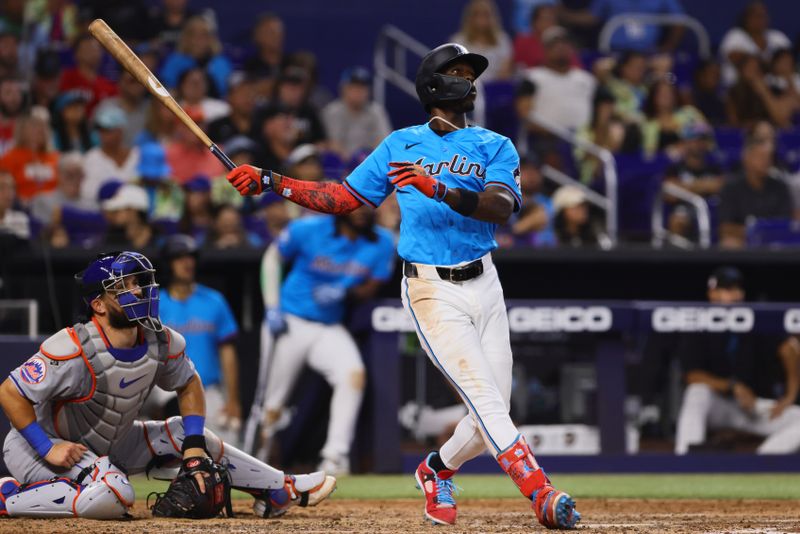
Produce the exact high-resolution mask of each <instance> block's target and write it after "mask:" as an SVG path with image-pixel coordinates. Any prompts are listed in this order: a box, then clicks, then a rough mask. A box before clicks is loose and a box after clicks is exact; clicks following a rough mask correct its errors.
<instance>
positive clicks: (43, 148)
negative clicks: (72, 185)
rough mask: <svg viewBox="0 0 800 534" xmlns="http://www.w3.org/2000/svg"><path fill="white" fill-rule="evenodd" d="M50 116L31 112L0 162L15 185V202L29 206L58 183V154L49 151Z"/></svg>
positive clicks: (19, 122)
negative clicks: (11, 146) (12, 144)
mask: <svg viewBox="0 0 800 534" xmlns="http://www.w3.org/2000/svg"><path fill="white" fill-rule="evenodd" d="M49 122H50V116H49V114H48V113H47V110H46V109H44V108H40V107H36V108H33V109H31V112H30V115H28V116H27V117H20V118H19V119H18V120H17V123H16V126H15V128H14V147H13V148H11V149H10V150H9V151H8V152H6V153H5V155H4V156H3V157H2V158H0V168H2V169H4V170H7V171H8V172H10V173H11V175H12V176H13V177H14V180H15V182H16V192H17V198H18V199H19V200H20V202H21V203H22V204H23V205H26V206H27V205H30V203H31V201H32V200H33V199H34V197H35V196H36V195H38V194H40V193H44V192H47V191H52V190H53V189H55V188H56V184H57V182H58V152H56V151H55V150H54V149H53V143H52V133H51V131H50V124H49Z"/></svg>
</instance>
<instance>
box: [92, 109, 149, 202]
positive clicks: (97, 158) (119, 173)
mask: <svg viewBox="0 0 800 534" xmlns="http://www.w3.org/2000/svg"><path fill="white" fill-rule="evenodd" d="M125 121H126V118H125V112H124V111H122V109H120V108H119V107H116V106H106V107H104V108H103V109H101V110H98V112H97V113H96V114H95V117H94V124H95V127H96V129H97V134H98V137H99V138H100V144H99V145H98V146H96V147H94V148H93V149H91V150H89V151H88V152H87V153H86V158H84V161H83V165H84V167H83V168H84V170H85V172H86V178H85V179H84V181H83V197H84V198H85V199H86V200H87V201H89V202H92V201H96V199H97V193H98V191H99V190H100V188H101V187H102V186H103V184H104V183H105V182H107V181H109V180H119V181H122V182H131V181H133V180H135V179H136V176H137V172H136V167H137V165H138V164H139V147H136V146H134V147H132V146H130V145H128V144H127V143H125V136H124V130H123V129H124V128H125Z"/></svg>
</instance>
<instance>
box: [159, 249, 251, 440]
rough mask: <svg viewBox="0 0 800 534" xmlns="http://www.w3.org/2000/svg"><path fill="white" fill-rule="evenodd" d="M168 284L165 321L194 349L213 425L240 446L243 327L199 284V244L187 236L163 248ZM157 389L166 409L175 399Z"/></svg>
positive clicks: (222, 300) (163, 305) (215, 295)
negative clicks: (240, 336) (239, 340)
mask: <svg viewBox="0 0 800 534" xmlns="http://www.w3.org/2000/svg"><path fill="white" fill-rule="evenodd" d="M162 260H163V261H164V263H165V264H166V265H165V266H166V267H168V272H169V282H168V284H167V287H166V291H163V292H162V293H161V320H162V321H164V323H165V324H168V325H169V326H170V327H171V328H174V329H175V330H177V331H178V332H180V333H181V334H182V335H183V337H184V338H186V340H187V343H191V345H192V362H194V365H195V368H196V369H197V374H198V375H200V379H201V380H202V381H203V389H204V390H205V392H206V411H207V413H208V414H209V420H208V423H207V424H208V427H209V428H211V429H212V430H213V431H214V432H216V433H217V434H218V435H220V436H221V437H222V438H223V439H224V440H225V441H227V442H229V443H234V444H236V443H238V442H239V430H240V428H241V422H242V421H241V418H242V407H241V403H240V402H239V364H238V357H237V354H236V344H235V341H236V336H237V334H238V333H239V327H238V326H237V324H236V319H234V317H233V312H232V311H231V308H230V306H229V305H228V302H227V301H226V300H225V297H224V296H222V294H221V293H220V292H219V291H217V290H215V289H212V288H210V287H207V286H204V285H202V284H198V283H197V281H196V280H195V268H196V264H197V243H196V242H195V240H194V239H193V238H192V237H190V236H188V235H175V236H172V237H170V238H169V239H168V240H167V241H166V242H165V243H164V247H163V250H162ZM171 396H172V395H169V394H167V393H166V392H164V391H163V390H159V389H158V388H155V389H154V390H153V394H152V397H153V399H152V401H153V402H155V403H156V404H159V405H161V406H163V405H164V404H166V402H167V401H168V400H169V398H171Z"/></svg>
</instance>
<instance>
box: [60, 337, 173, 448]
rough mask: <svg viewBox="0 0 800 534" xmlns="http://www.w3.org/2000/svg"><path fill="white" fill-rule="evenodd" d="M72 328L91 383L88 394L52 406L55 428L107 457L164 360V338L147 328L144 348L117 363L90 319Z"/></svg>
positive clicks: (64, 436)
mask: <svg viewBox="0 0 800 534" xmlns="http://www.w3.org/2000/svg"><path fill="white" fill-rule="evenodd" d="M73 328H74V330H75V333H76V334H77V337H78V340H79V341H80V344H81V348H82V349H83V353H84V355H85V356H86V359H87V361H88V363H89V368H90V369H89V370H90V372H92V373H93V375H94V379H95V383H94V387H93V388H92V390H91V391H90V393H89V395H87V396H86V397H84V398H82V399H75V400H70V401H63V402H59V403H57V404H56V405H55V407H54V414H53V421H54V423H55V430H56V433H57V434H58V435H59V436H60V437H61V438H63V439H67V440H69V441H74V442H78V443H83V444H85V445H86V446H87V447H89V448H90V449H91V450H92V451H93V452H94V453H95V454H98V455H105V454H108V453H109V450H110V449H111V444H112V443H114V442H115V441H117V440H118V439H119V438H120V437H121V436H123V435H124V434H125V433H126V432H128V430H129V429H130V427H131V425H132V424H133V421H134V420H135V419H136V416H138V415H139V411H140V410H141V408H142V405H143V404H144V401H145V399H146V398H147V396H148V394H149V393H150V390H151V389H152V387H153V383H154V379H155V375H156V370H157V369H158V366H159V365H163V363H164V362H166V360H167V354H168V338H167V335H166V334H165V333H164V332H151V331H149V330H145V331H144V338H145V342H146V343H147V352H145V354H144V355H143V356H141V357H140V358H138V359H136V360H134V361H121V360H118V359H116V358H115V357H114V356H113V355H112V354H111V353H110V352H109V351H108V348H107V347H106V344H105V342H104V341H103V338H102V335H101V333H100V332H99V331H98V329H97V327H96V326H95V325H94V323H92V322H89V323H78V324H76V325H75V326H74V327H73Z"/></svg>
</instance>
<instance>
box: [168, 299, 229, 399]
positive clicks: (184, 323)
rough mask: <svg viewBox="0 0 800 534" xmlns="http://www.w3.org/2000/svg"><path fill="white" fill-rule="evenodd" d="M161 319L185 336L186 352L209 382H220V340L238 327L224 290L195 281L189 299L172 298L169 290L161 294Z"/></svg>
mask: <svg viewBox="0 0 800 534" xmlns="http://www.w3.org/2000/svg"><path fill="white" fill-rule="evenodd" d="M159 312H160V314H159V315H160V316H161V321H162V322H163V323H164V324H166V325H169V326H170V327H171V328H174V329H175V330H177V331H178V332H180V333H181V334H183V337H185V338H186V354H187V355H188V356H189V358H190V359H191V360H192V362H194V365H195V367H196V369H197V374H199V375H200V379H201V380H202V381H203V384H204V385H206V386H209V385H213V384H219V383H220V382H221V379H222V371H221V369H220V365H219V350H218V347H219V345H220V344H221V343H225V342H227V341H232V340H233V338H234V337H235V336H236V334H237V333H238V331H239V327H238V326H237V324H236V319H234V317H233V312H232V311H231V308H230V306H228V302H227V301H226V300H225V297H223V296H222V293H220V292H219V291H217V290H215V289H211V288H210V287H206V286H204V285H201V284H196V285H195V288H194V292H192V294H191V295H189V298H187V299H186V300H177V299H174V298H172V297H171V296H170V295H169V292H167V291H161V294H160V296H159Z"/></svg>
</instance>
